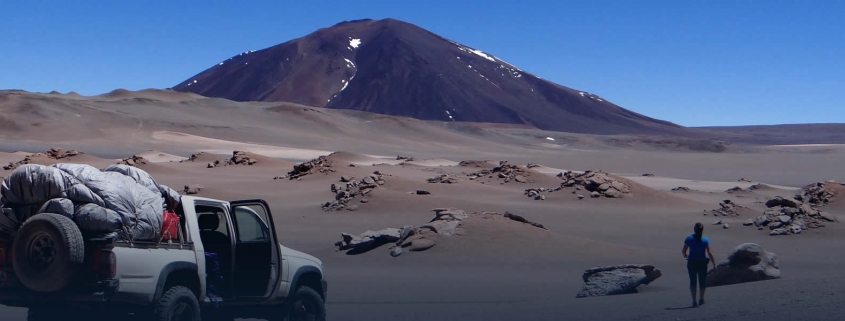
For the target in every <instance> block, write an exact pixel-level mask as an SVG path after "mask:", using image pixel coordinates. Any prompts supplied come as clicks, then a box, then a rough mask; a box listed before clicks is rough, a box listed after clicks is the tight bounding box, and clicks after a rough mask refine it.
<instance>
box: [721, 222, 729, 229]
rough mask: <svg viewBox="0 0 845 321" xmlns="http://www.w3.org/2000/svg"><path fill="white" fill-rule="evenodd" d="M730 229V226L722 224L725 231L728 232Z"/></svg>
mask: <svg viewBox="0 0 845 321" xmlns="http://www.w3.org/2000/svg"><path fill="white" fill-rule="evenodd" d="M729 227H730V226H728V223H725V224H722V228H723V229H726V230H727V229H728V228H729Z"/></svg>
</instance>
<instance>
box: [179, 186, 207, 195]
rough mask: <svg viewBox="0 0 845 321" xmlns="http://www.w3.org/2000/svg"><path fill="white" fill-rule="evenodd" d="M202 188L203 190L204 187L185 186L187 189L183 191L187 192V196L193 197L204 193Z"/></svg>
mask: <svg viewBox="0 0 845 321" xmlns="http://www.w3.org/2000/svg"><path fill="white" fill-rule="evenodd" d="M202 188H203V187H202V185H199V184H191V185H185V188H184V189H183V191H184V192H185V194H188V195H192V194H197V193H199V192H200V191H202Z"/></svg>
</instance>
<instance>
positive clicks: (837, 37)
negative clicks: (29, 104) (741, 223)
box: [0, 0, 845, 126]
mask: <svg viewBox="0 0 845 321" xmlns="http://www.w3.org/2000/svg"><path fill="white" fill-rule="evenodd" d="M843 17H845V1H836V0H830V1H827V0H818V1H800V0H791V1H781V0H755V1H751V0H733V1H703V0H698V1H677V0H665V1H657V0H647V1H623V0H618V1H565V0H521V1H496V0H493V1H490V0H488V1H478V0H465V1H455V0H451V1H444V0H426V1H396V0H356V1H328V0H310V1H301V0H299V1H290V0H251V1H193V0H191V1H188V0H178V1H172V0H169V1H164V0H153V1H90V0H78V1H66V0H52V1H44V0H3V1H2V2H0V89H24V90H28V91H38V92H49V91H52V90H56V91H59V92H63V93H66V92H69V91H76V92H78V93H81V94H83V95H96V94H100V93H105V92H109V91H111V90H113V89H116V88H126V89H130V90H139V89H145V88H167V87H171V86H174V85H176V84H177V83H179V82H180V81H182V80H185V79H187V78H189V77H191V76H193V75H194V74H196V73H198V72H200V71H202V70H204V69H206V68H209V67H211V66H213V65H215V64H217V63H218V62H220V61H222V60H224V59H226V58H228V57H231V56H233V55H236V54H238V53H240V52H244V51H247V50H257V49H262V48H266V47H270V46H273V45H275V44H279V43H282V42H285V41H288V40H291V39H293V38H297V37H301V36H304V35H307V34H308V33H310V32H313V31H315V30H317V29H319V28H323V27H328V26H331V25H333V24H335V23H338V22H341V21H344V20H356V19H362V18H372V19H382V18H395V19H399V20H403V21H407V22H410V23H413V24H416V25H418V26H420V27H423V28H425V29H428V30H431V31H432V32H434V33H437V34H440V35H442V36H444V37H446V38H449V39H452V40H454V41H457V42H460V43H463V44H465V45H468V46H471V47H475V48H477V49H480V50H483V51H485V52H489V53H491V54H494V55H496V56H497V57H500V58H502V59H503V60H505V61H508V62H510V63H512V64H514V65H516V66H518V67H520V68H521V69H523V70H525V71H528V72H531V73H533V74H535V75H538V76H540V77H542V78H544V79H547V80H551V81H554V82H556V83H559V84H561V85H564V86H567V87H571V88H575V89H578V90H584V91H589V92H592V93H595V94H597V95H600V96H602V97H604V98H606V99H608V100H610V101H612V102H614V103H616V104H618V105H620V106H622V107H625V108H628V109H631V110H633V111H636V112H639V113H642V114H646V115H648V116H652V117H656V118H661V119H665V120H669V121H672V122H676V123H678V124H681V125H685V126H705V125H746V124H780V123H819V122H838V123H845V19H843Z"/></svg>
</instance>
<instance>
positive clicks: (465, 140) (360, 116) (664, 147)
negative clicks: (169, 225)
mask: <svg viewBox="0 0 845 321" xmlns="http://www.w3.org/2000/svg"><path fill="white" fill-rule="evenodd" d="M0 112H2V113H0V164H2V165H4V166H5V165H7V164H12V165H14V164H16V163H18V164H22V163H35V164H52V163H56V162H69V163H82V164H90V165H92V166H95V167H98V168H102V167H105V166H107V165H109V164H115V163H130V164H132V165H133V166H137V167H139V168H141V169H143V170H145V171H147V172H149V173H150V174H152V175H153V177H154V178H155V179H156V180H157V181H158V182H159V183H162V184H166V185H168V186H171V187H173V188H175V189H177V190H181V189H182V187H183V186H186V185H201V186H202V188H201V190H199V191H198V193H197V194H195V195H196V196H202V197H211V198H218V199H224V200H237V199H246V198H261V199H265V200H266V201H267V202H268V203H269V204H270V206H271V211H272V214H273V219H274V222H275V225H276V227H277V233H278V235H279V237H280V240H281V242H282V244H283V245H285V246H287V247H290V248H293V249H296V250H300V251H304V252H306V253H309V254H312V255H314V256H316V257H318V258H320V259H321V260H322V261H323V262H324V264H325V269H326V276H327V279H328V282H329V290H328V301H327V312H328V318H329V319H330V320H387V319H397V320H841V319H843V318H845V299H843V297H845V296H844V295H845V276H843V272H842V271H843V267H845V255H843V250H842V249H843V244H845V243H843V240H845V226H843V224H842V223H840V222H838V221H843V220H845V186H842V185H841V184H839V183H838V182H845V171H843V170H842V166H843V161H845V145H838V144H779V143H778V142H776V141H771V142H756V143H754V144H742V143H730V142H728V143H724V144H723V143H719V145H718V146H719V147H718V148H711V147H712V146H713V145H711V143H710V141H709V140H706V139H704V138H701V139H698V138H695V137H692V138H690V137H661V138H654V137H643V136H632V135H631V136H621V135H619V136H599V135H583V134H570V133H559V132H549V131H539V130H536V129H531V128H523V127H517V126H503V125H495V124H468V123H458V122H433V121H421V120H415V119H410V118H402V117H392V116H384V115H377V114H370V113H364V112H355V111H344V110H330V109H323V108H314V107H307V106H301V105H295V104H287V103H266V102H265V103H260V102H255V103H237V102H232V101H228V100H224V99H215V98H205V97H202V96H198V95H193V94H187V93H177V92H172V91H163V90H144V91H136V92H130V91H124V90H117V91H113V92H111V93H108V94H104V95H100V96H80V95H76V94H73V93H70V94H60V93H29V92H23V91H3V92H0ZM51 149H55V150H53V151H52V152H51ZM59 149H60V150H59ZM71 150H73V151H75V152H73V153H71V154H72V155H73V156H67V155H68V153H67V152H68V151H71ZM236 151H237V152H242V153H239V154H237V155H235V154H233V153H235V152H236ZM51 155H52V156H51ZM56 155H59V157H56ZM235 156H240V157H239V158H238V160H237V161H235V162H233V159H234V158H235ZM320 156H326V158H325V164H326V166H325V170H322V171H321V170H313V171H312V172H311V173H310V174H308V175H304V176H301V177H298V178H295V179H291V177H290V173H291V171H293V169H294V166H295V165H297V164H301V163H303V162H308V161H311V160H313V159H316V158H318V157H320ZM243 159H247V161H243ZM503 161H506V162H507V163H506V164H507V165H508V168H512V172H508V173H507V174H504V175H501V176H500V175H499V173H500V171H494V169H495V168H497V167H499V168H501V167H502V166H501V165H504V164H505V163H501V162H503ZM12 167H14V166H12ZM10 168H11V167H10ZM586 171H592V173H596V172H598V171H601V172H602V175H604V173H607V175H608V177H611V178H612V179H613V180H614V182H619V183H622V184H624V189H625V190H626V191H627V192H625V193H622V192H620V194H624V195H619V196H621V197H606V195H604V194H606V193H605V192H602V193H600V195H599V197H593V195H591V194H592V193H591V192H590V191H587V190H585V189H584V188H582V187H580V186H579V185H577V184H575V185H571V186H562V184H563V183H565V182H566V180H567V179H566V175H581V173H584V172H586ZM375 172H378V174H379V175H380V177H381V179H382V180H383V184H377V185H378V186H376V187H375V188H372V189H371V192H369V194H368V195H366V196H357V197H355V198H353V199H351V200H349V202H348V203H347V204H346V206H344V207H343V208H338V207H337V206H334V205H331V204H330V206H328V207H326V206H324V205H326V203H327V202H328V203H332V202H333V201H335V200H336V193H335V192H332V188H331V186H332V185H333V184H337V185H340V184H344V183H345V182H341V181H342V180H347V179H348V180H350V181H357V180H361V179H364V178H366V177H369V176H370V175H374V173H375ZM567 172H568V173H569V174H562V173H567ZM4 173H9V170H0V176H5V175H4ZM440 175H447V176H445V177H443V176H440ZM517 176H519V178H518V179H517ZM561 176H563V177H561ZM438 177H439V178H438ZM434 178H438V179H436V180H432V181H434V182H429V179H434ZM445 180H448V182H444V181H445ZM819 182H821V183H824V184H825V185H826V186H828V187H829V189H831V190H833V191H839V192H840V193H843V194H841V195H837V196H835V197H832V198H831V200H830V202H829V203H827V204H826V205H823V206H820V207H819V210H822V211H824V212H825V213H827V215H831V216H832V217H834V218H835V221H833V222H829V221H824V223H823V224H820V225H823V226H816V227H814V228H807V229H805V230H803V231H801V233H800V234H790V235H778V236H772V235H770V232H771V231H770V229H769V228H763V229H758V228H757V227H756V226H754V225H751V226H744V224H743V223H745V222H746V221H748V220H750V219H752V220H753V219H755V217H757V216H760V215H763V214H764V212H765V211H766V210H767V206H766V202H767V201H768V200H771V199H773V198H776V197H778V196H781V197H785V198H791V197H793V196H794V195H795V194H797V193H800V192H801V189H802V188H804V187H805V186H808V185H811V184H815V183H819ZM611 185H613V184H611ZM752 186H753V188H752ZM678 187H685V188H686V189H678ZM736 187H738V189H736ZM541 188H542V190H540V189H541ZM529 189H537V190H538V191H537V193H538V194H537V195H534V194H533V193H532V194H531V196H529V195H527V194H528V193H530V192H527V191H526V190H529ZM556 189H557V190H556ZM732 189H733V190H732ZM419 190H424V191H427V192H428V193H427V194H426V193H419V192H418V191H419ZM729 190H731V191H730V192H729ZM579 195H581V196H583V197H579ZM539 196H542V198H541V197H539ZM362 199H366V201H365V202H362V201H361V200H362ZM725 200H730V201H731V203H732V204H734V205H735V206H739V207H740V208H742V210H741V211H738V215H735V216H734V215H722V214H720V213H718V211H716V212H714V211H713V210H716V209H720V208H721V205H720V203H723V202H724V201H725ZM435 208H452V209H455V210H461V211H464V212H465V213H467V214H471V215H470V218H468V219H465V220H464V221H463V222H462V224H461V227H460V231H459V233H456V234H455V235H452V236H444V235H431V236H429V237H428V238H429V239H430V240H431V241H432V242H433V243H434V246H433V247H431V248H429V249H427V250H425V251H420V252H415V251H404V252H403V253H402V254H401V255H399V256H396V257H394V256H392V255H390V244H385V245H382V246H380V247H377V248H375V249H372V250H370V251H367V252H365V253H360V254H354V255H353V254H350V253H347V252H346V251H341V250H339V249H338V246H336V243H337V242H338V241H341V235H342V233H349V234H352V235H358V234H361V233H363V232H365V231H368V230H370V231H378V230H381V229H385V228H401V227H403V226H421V225H425V224H426V223H428V222H429V221H430V220H431V219H432V218H433V217H434V215H435V213H434V212H433V211H432V210H433V209H435ZM482 212H485V213H488V214H481V213H482ZM506 212H508V213H513V214H517V215H519V216H521V217H523V218H525V219H527V220H529V221H531V222H536V223H539V224H541V225H542V228H540V227H537V226H534V225H530V224H526V223H522V222H517V221H513V220H510V219H506V218H504V217H503V216H500V215H493V214H489V213H499V214H504V213H506ZM473 213H478V214H473ZM717 221H721V223H720V224H718V225H716V224H714V223H716V222H717ZM696 222H701V223H703V224H704V225H705V231H704V233H705V235H707V236H708V237H709V238H710V239H711V241H712V250H713V254H714V255H715V256H716V260H717V261H719V260H722V259H724V258H725V257H726V256H727V255H728V254H729V253H730V252H731V250H732V249H733V248H735V247H736V246H738V245H740V244H743V243H749V242H750V243H756V244H759V245H761V246H762V247H763V248H764V249H766V250H767V251H770V252H774V253H776V254H777V257H778V260H779V265H780V270H781V278H779V279H774V280H766V281H759V282H749V283H742V284H735V285H726V286H718V287H713V288H710V289H708V292H707V304H706V305H705V306H702V307H699V308H694V309H693V308H688V307H689V303H690V302H689V301H690V299H689V291H688V280H687V273H686V266H685V263H686V262H685V260H684V258H683V257H682V255H681V248H682V247H683V240H684V238H685V237H686V236H687V235H689V234H691V233H692V226H693V224H695V223H696ZM726 227H727V228H726ZM618 264H649V265H653V266H655V267H657V268H659V269H660V270H661V271H662V276H661V277H660V278H658V279H657V280H655V281H654V282H652V283H651V284H649V285H642V286H640V287H639V288H638V290H639V293H634V294H624V295H613V296H603V297H590V298H576V294H577V293H578V292H579V291H580V290H581V287H582V284H583V280H582V279H581V275H582V273H583V272H584V270H586V269H590V268H593V267H597V266H607V265H618ZM25 318H26V311H25V310H24V309H13V308H5V307H3V308H0V319H2V320H25Z"/></svg>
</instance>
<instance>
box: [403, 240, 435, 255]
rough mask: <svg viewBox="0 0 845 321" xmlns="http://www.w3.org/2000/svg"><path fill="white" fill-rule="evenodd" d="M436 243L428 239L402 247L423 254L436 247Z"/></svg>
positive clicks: (412, 241) (415, 241)
mask: <svg viewBox="0 0 845 321" xmlns="http://www.w3.org/2000/svg"><path fill="white" fill-rule="evenodd" d="M434 244H435V243H434V241H432V240H429V239H426V238H418V239H415V240H411V241H408V242H405V243H404V244H402V247H404V248H407V249H408V251H411V252H422V251H425V250H428V249H430V248H432V247H434Z"/></svg>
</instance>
